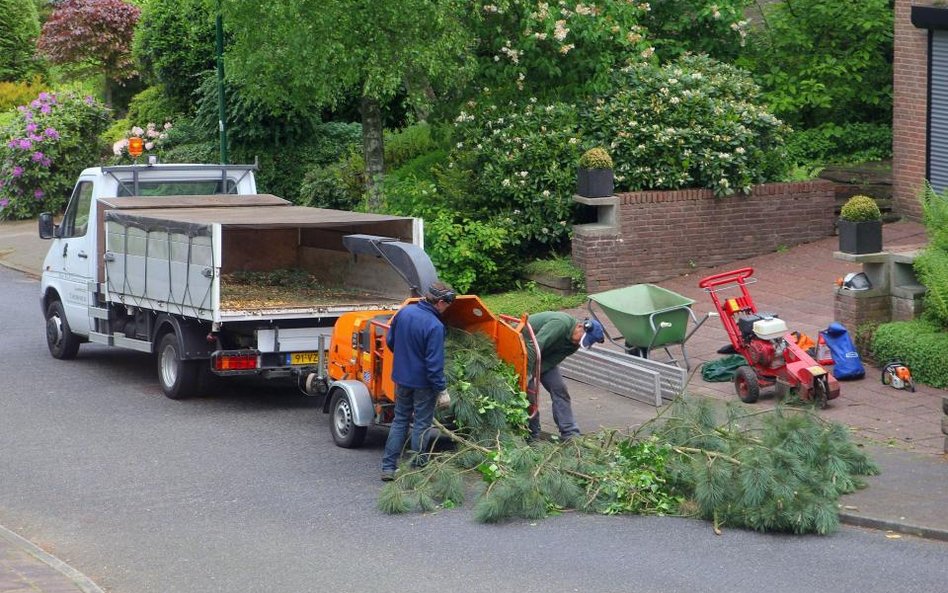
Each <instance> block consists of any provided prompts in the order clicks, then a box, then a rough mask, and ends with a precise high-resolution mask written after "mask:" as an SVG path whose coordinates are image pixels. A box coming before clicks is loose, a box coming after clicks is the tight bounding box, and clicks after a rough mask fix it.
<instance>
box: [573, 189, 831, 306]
mask: <svg viewBox="0 0 948 593" xmlns="http://www.w3.org/2000/svg"><path fill="white" fill-rule="evenodd" d="M617 198H618V200H617V201H618V204H617V206H616V208H617V210H618V211H617V213H616V216H615V220H616V224H615V225H602V224H593V225H577V226H574V227H573V246H572V248H573V254H572V256H573V263H574V264H576V265H577V266H578V267H579V268H581V269H582V270H583V271H584V272H585V274H586V287H587V290H588V291H589V292H600V291H603V290H609V289H612V288H620V287H623V286H629V285H631V284H641V283H646V282H657V281H659V280H663V279H666V278H671V277H674V276H679V275H681V274H686V273H689V272H691V271H693V270H694V269H696V268H705V267H711V266H715V265H719V264H725V263H728V262H732V261H734V260H738V259H742V258H747V257H752V256H755V255H760V254H763V253H768V252H771V251H776V250H777V249H779V248H780V247H789V246H792V245H797V244H799V243H807V242H809V241H815V240H817V239H822V238H824V237H827V236H829V235H832V234H833V223H834V220H835V217H834V213H833V210H834V204H835V197H834V185H833V183H831V182H829V181H824V180H816V181H807V182H802V183H770V184H764V185H758V186H755V187H754V188H753V191H752V192H751V193H750V195H746V196H745V195H735V196H731V197H728V198H715V197H714V195H713V194H712V193H711V191H710V190H699V189H688V190H679V191H644V192H632V193H626V194H619V195H618V196H617Z"/></svg>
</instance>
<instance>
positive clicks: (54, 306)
mask: <svg viewBox="0 0 948 593" xmlns="http://www.w3.org/2000/svg"><path fill="white" fill-rule="evenodd" d="M46 345H47V346H48V347H49V353H50V354H52V355H53V358H58V359H59V360H72V359H73V358H75V357H76V354H78V352H79V337H78V336H76V334H74V333H72V331H71V330H70V329H69V322H68V321H66V312H65V311H64V310H63V304H62V303H61V302H59V301H53V302H51V303H50V304H49V306H48V307H46Z"/></svg>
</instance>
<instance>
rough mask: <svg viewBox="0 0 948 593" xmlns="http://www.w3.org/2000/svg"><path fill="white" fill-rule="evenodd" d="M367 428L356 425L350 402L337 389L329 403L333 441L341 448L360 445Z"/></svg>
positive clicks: (343, 393)
mask: <svg viewBox="0 0 948 593" xmlns="http://www.w3.org/2000/svg"><path fill="white" fill-rule="evenodd" d="M367 430H368V427H366V426H356V424H355V417H354V415H353V413H352V402H351V401H349V398H348V396H346V393H345V392H344V391H343V390H341V389H337V390H336V391H335V393H333V396H332V400H331V401H330V404H329V431H330V432H331V433H332V440H333V442H335V443H336V446H339V447H342V448H343V449H354V448H356V447H360V446H361V445H362V442H363V441H365V433H366V432H367Z"/></svg>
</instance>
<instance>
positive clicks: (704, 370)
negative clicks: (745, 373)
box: [701, 354, 747, 383]
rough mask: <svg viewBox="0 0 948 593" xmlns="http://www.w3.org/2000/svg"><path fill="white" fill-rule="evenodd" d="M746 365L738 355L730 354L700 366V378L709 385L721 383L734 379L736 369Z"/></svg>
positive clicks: (745, 361)
mask: <svg viewBox="0 0 948 593" xmlns="http://www.w3.org/2000/svg"><path fill="white" fill-rule="evenodd" d="M746 364H747V360H745V359H744V357H743V356H741V355H740V354H731V355H730V356H725V357H724V358H719V359H717V360H709V361H708V362H706V363H704V364H703V365H701V378H702V379H704V380H705V381H709V382H711V383H723V382H724V381H731V380H733V379H734V374H735V373H737V369H739V368H740V367H742V366H745V365H746Z"/></svg>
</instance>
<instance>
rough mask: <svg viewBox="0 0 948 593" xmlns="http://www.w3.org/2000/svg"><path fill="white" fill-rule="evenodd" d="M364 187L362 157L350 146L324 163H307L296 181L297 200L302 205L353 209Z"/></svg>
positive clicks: (359, 199) (359, 200)
mask: <svg viewBox="0 0 948 593" xmlns="http://www.w3.org/2000/svg"><path fill="white" fill-rule="evenodd" d="M364 191H365V161H364V160H363V158H362V155H361V154H359V153H358V152H355V151H354V150H353V151H351V152H350V153H349V156H347V157H345V158H343V159H340V160H338V161H336V162H334V163H330V164H328V165H314V166H311V167H310V168H309V169H308V170H307V171H306V173H305V174H304V176H303V183H302V184H301V185H300V199H299V203H300V204H302V205H304V206H318V207H320V208H337V209H339V210H355V209H357V208H358V207H359V205H360V204H361V203H362V199H363V198H362V196H363V193H364Z"/></svg>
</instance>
